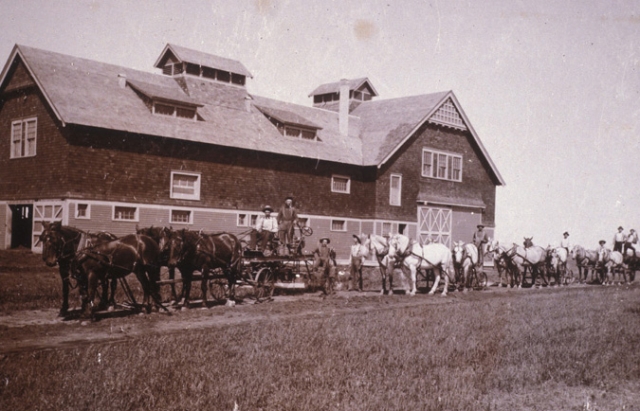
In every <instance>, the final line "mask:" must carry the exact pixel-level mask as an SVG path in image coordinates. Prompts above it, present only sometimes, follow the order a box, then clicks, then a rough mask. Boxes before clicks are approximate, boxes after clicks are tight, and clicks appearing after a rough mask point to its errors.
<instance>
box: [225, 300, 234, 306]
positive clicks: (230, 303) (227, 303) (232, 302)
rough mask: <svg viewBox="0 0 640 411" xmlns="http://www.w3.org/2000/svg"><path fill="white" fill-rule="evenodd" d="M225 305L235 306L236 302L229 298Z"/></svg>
mask: <svg viewBox="0 0 640 411" xmlns="http://www.w3.org/2000/svg"><path fill="white" fill-rule="evenodd" d="M225 306H227V307H235V306H236V302H235V301H233V300H227V302H226V303H225Z"/></svg>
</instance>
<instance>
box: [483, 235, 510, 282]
mask: <svg viewBox="0 0 640 411" xmlns="http://www.w3.org/2000/svg"><path fill="white" fill-rule="evenodd" d="M488 244H489V245H488V247H487V254H492V259H493V266H494V267H495V269H496V271H498V281H499V285H500V286H502V285H503V282H502V281H503V280H502V275H503V274H504V279H505V281H506V282H507V284H504V285H505V286H508V287H509V288H511V287H514V286H515V283H516V276H515V275H514V272H513V270H509V269H508V268H509V264H508V263H509V258H508V257H507V255H506V253H507V251H509V250H507V248H506V247H505V246H503V245H501V244H500V242H499V241H498V240H495V239H494V240H491V239H489V242H488Z"/></svg>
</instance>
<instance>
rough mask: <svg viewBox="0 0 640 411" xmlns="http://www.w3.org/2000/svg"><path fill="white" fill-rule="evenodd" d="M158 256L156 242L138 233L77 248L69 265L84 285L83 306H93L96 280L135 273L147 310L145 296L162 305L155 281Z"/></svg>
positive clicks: (158, 273)
mask: <svg viewBox="0 0 640 411" xmlns="http://www.w3.org/2000/svg"><path fill="white" fill-rule="evenodd" d="M159 258H160V248H159V247H158V244H157V243H156V242H155V241H154V240H153V239H152V238H151V237H148V236H146V235H140V234H129V235H126V236H124V237H121V238H118V239H117V240H113V241H109V242H104V243H101V244H97V245H94V246H92V247H87V248H84V249H83V250H81V251H80V252H79V253H78V255H77V257H76V260H75V261H74V263H73V266H72V267H73V269H74V272H75V273H76V274H77V275H78V278H79V279H81V281H83V282H85V283H86V284H87V299H86V300H85V301H83V309H86V308H87V305H90V306H91V307H92V308H93V301H94V299H95V294H96V289H97V286H98V282H104V281H106V279H108V278H110V279H118V278H124V277H126V276H127V275H129V274H131V273H134V274H135V275H136V278H137V279H138V281H139V282H140V285H141V286H142V290H143V292H144V301H143V304H144V305H145V306H146V307H147V312H150V311H151V305H150V300H149V297H152V298H153V299H154V300H155V302H156V304H158V305H159V306H160V307H162V305H161V304H160V301H159V298H160V297H159V295H158V284H157V281H158V280H159V279H160V266H159V265H158V261H159ZM103 302H104V301H103Z"/></svg>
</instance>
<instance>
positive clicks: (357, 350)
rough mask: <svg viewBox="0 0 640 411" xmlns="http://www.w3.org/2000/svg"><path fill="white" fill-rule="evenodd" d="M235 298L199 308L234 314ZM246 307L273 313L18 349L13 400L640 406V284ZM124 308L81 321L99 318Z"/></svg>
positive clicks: (3, 364) (1, 382)
mask: <svg viewBox="0 0 640 411" xmlns="http://www.w3.org/2000/svg"><path fill="white" fill-rule="evenodd" d="M0 261H1V260H0ZM0 275H2V276H4V275H6V273H5V272H3V273H2V274H0ZM0 284H2V283H1V282H0ZM25 287H26V288H29V287H28V285H27V286H25ZM25 293H26V295H30V294H31V293H30V292H27V291H25ZM352 295H353V294H352ZM406 302H411V304H407V303H406ZM352 305H355V306H357V308H354V309H353V310H349V309H348V307H350V306H352ZM54 307H57V304H55V305H54ZM218 309H219V310H220V311H217V310H218ZM233 310H234V309H228V308H225V307H217V308H213V309H209V310H199V311H198V312H199V313H200V314H199V315H201V316H208V317H210V316H217V315H219V316H221V317H222V316H223V315H222V314H223V313H224V315H229V316H233V315H234V314H233V313H234V311H233ZM237 310H238V311H235V312H236V313H237V315H242V313H243V311H242V310H244V313H245V314H246V313H247V312H251V310H253V312H256V313H257V312H260V313H261V314H262V315H260V316H259V317H258V316H256V317H255V318H256V319H255V321H252V320H251V319H249V320H248V321H244V322H240V323H236V324H233V325H229V324H225V323H220V325H218V326H214V327H207V328H202V329H198V328H197V327H190V326H188V324H187V323H185V329H184V330H181V331H180V332H171V333H164V334H163V333H153V334H149V335H144V336H142V337H136V338H134V339H131V340H127V341H124V342H119V343H96V344H83V345H79V346H75V347H71V348H68V349H52V350H37V351H32V352H20V353H10V354H6V355H3V356H2V357H0V358H1V359H0V409H2V410H18V409H24V410H36V409H39V410H85V409H86V410H89V409H90V410H113V409H118V410H120V409H124V410H202V409H207V410H233V409H234V407H237V408H236V409H238V410H639V409H640V394H638V393H640V350H639V348H638V343H639V342H640V287H639V286H638V285H637V284H632V285H630V286H615V287H602V286H575V287H574V286H570V287H561V288H557V289H542V290H535V289H527V290H509V291H504V290H500V292H498V291H497V289H494V290H493V291H487V292H484V291H476V292H470V293H467V294H464V295H462V294H461V293H454V294H453V295H452V296H450V297H446V298H442V297H439V296H426V295H418V296H416V297H414V298H410V297H408V296H402V295H396V296H390V297H379V296H356V297H348V298H332V299H327V300H321V299H314V300H305V301H290V302H281V303H273V304H266V305H261V306H251V307H244V308H237ZM285 313H289V314H299V315H283V314H285ZM196 314H198V313H196ZM196 314H194V315H196ZM189 318H191V317H189ZM122 321H124V320H123V319H118V318H116V319H110V320H108V321H103V322H99V323H96V324H88V325H79V324H70V325H68V327H69V328H70V329H72V328H73V327H95V329H96V330H98V329H99V328H104V327H107V326H111V327H114V326H118V324H122ZM129 321H132V323H133V324H137V326H142V325H144V324H145V323H147V322H149V321H163V318H162V317H159V316H157V315H156V316H154V315H151V316H136V318H134V319H131V320H129ZM1 331H2V330H0V332H1Z"/></svg>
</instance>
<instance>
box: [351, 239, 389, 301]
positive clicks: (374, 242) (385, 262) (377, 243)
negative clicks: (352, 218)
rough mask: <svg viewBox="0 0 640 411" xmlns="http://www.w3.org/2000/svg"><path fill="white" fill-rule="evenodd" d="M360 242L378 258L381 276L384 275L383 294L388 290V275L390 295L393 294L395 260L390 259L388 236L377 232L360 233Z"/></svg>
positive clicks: (381, 292)
mask: <svg viewBox="0 0 640 411" xmlns="http://www.w3.org/2000/svg"><path fill="white" fill-rule="evenodd" d="M359 238H360V243H361V244H362V245H363V246H364V248H366V249H367V251H368V253H369V255H370V254H372V253H374V254H375V256H376V259H377V260H378V267H379V268H380V276H381V277H382V290H381V291H380V294H381V295H384V294H385V293H386V292H387V277H388V278H389V291H388V293H389V295H391V294H393V262H392V261H391V260H390V259H389V242H388V239H387V237H383V236H381V235H376V234H369V235H367V234H360V237H359Z"/></svg>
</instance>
